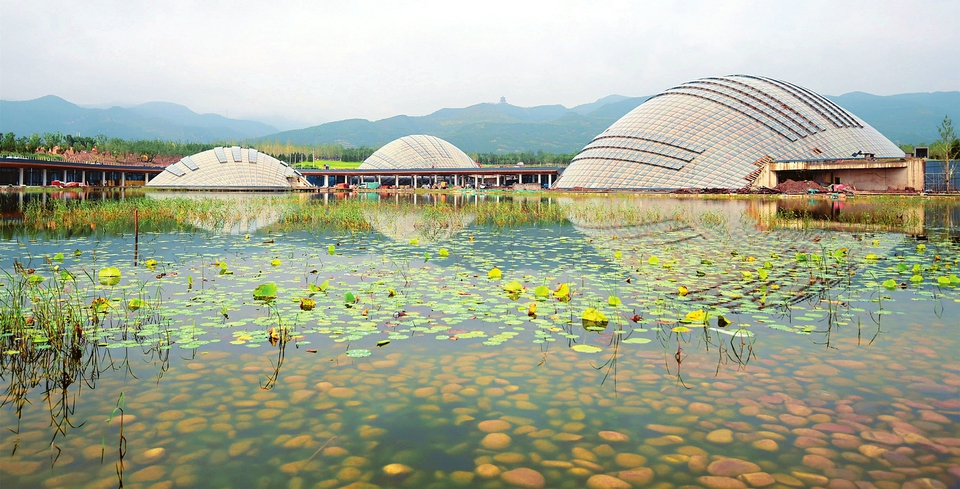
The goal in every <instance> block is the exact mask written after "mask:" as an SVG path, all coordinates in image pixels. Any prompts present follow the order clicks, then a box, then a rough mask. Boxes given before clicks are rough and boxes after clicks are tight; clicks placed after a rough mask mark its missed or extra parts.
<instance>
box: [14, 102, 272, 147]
mask: <svg viewBox="0 0 960 489" xmlns="http://www.w3.org/2000/svg"><path fill="white" fill-rule="evenodd" d="M0 132H13V133H15V134H17V135H29V134H32V133H41V134H42V133H45V132H61V133H63V134H77V133H80V135H82V136H94V135H97V134H103V135H106V136H107V137H111V138H113V137H118V138H123V139H164V140H173V141H185V142H186V141H190V142H214V141H240V140H246V139H250V138H255V137H258V136H263V135H265V134H271V133H275V132H277V129H276V128H275V127H273V126H268V125H267V124H264V123H262V122H255V121H245V120H237V119H228V118H226V117H223V116H220V115H216V114H197V113H196V112H193V111H192V110H190V109H188V108H187V107H184V106H182V105H177V104H171V103H167V102H148V103H145V104H141V105H137V106H133V107H129V108H123V107H110V108H106V109H96V108H85V107H80V106H79V105H76V104H72V103H70V102H67V101H66V100H64V99H62V98H60V97H56V96H54V95H47V96H45V97H40V98H38V99H35V100H25V101H9V100H0Z"/></svg>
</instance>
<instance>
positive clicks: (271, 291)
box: [253, 282, 277, 301]
mask: <svg viewBox="0 0 960 489" xmlns="http://www.w3.org/2000/svg"><path fill="white" fill-rule="evenodd" d="M253 298H254V299H256V300H258V301H265V300H270V299H276V298H277V284H275V283H273V282H267V283H265V284H260V285H258V286H257V288H255V289H253Z"/></svg>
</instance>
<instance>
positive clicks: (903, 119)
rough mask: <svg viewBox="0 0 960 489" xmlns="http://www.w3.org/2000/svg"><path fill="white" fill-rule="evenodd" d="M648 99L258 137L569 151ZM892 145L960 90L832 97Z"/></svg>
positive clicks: (958, 116)
mask: <svg viewBox="0 0 960 489" xmlns="http://www.w3.org/2000/svg"><path fill="white" fill-rule="evenodd" d="M649 98H650V97H625V96H622V95H610V96H608V97H604V98H602V99H600V100H597V101H596V102H593V103H590V104H583V105H578V106H576V107H574V108H572V109H567V108H565V107H563V106H560V105H544V106H539V107H530V108H524V107H516V106H513V105H509V104H505V103H500V104H477V105H472V106H470V107H465V108H462V109H441V110H438V111H436V112H434V113H432V114H429V115H426V116H422V117H408V116H396V117H391V118H389V119H383V120H379V121H375V122H371V121H368V120H364V119H351V120H347V121H338V122H330V123H327V124H321V125H319V126H313V127H308V128H306V129H299V130H295V131H286V132H282V133H279V134H274V135H270V136H266V137H263V138H259V139H260V140H269V141H272V140H277V141H290V142H292V143H301V144H316V143H339V144H343V145H345V146H369V147H374V148H375V147H379V146H383V145H384V144H386V143H388V142H390V141H392V140H394V139H396V138H399V137H402V136H406V135H409V134H430V135H434V136H437V137H440V138H443V139H446V140H447V141H450V142H451V143H453V144H454V145H456V146H457V147H459V148H460V149H462V150H464V151H466V152H468V153H488V152H501V153H504V152H515V151H537V150H544V151H550V152H554V153H573V152H577V151H579V150H580V149H582V148H583V146H585V145H586V144H587V143H588V142H590V140H591V139H593V137H594V136H596V135H597V134H599V133H601V132H603V131H604V130H605V129H606V128H607V127H608V126H610V124H613V123H614V122H615V121H616V120H617V119H619V118H621V117H623V116H624V115H625V114H627V113H628V112H630V111H631V110H633V109H634V108H636V107H637V106H638V105H640V104H642V103H643V102H645V101H646V100H647V99H649ZM828 98H829V99H831V100H833V101H834V102H836V103H837V104H839V105H840V106H841V107H843V108H845V109H847V110H849V111H851V112H853V113H854V114H856V115H857V116H859V117H860V118H861V119H863V120H864V121H866V122H867V123H868V124H870V125H871V126H873V127H874V128H876V129H877V130H878V131H880V133H881V134H883V135H884V136H886V137H887V138H888V139H890V140H891V141H893V142H895V143H903V144H918V143H931V142H933V141H935V140H937V139H938V138H939V135H938V134H937V127H939V126H940V123H941V121H943V116H944V115H948V116H949V117H950V118H951V119H954V120H957V122H958V125H960V92H935V93H909V94H901V95H889V96H878V95H870V94H866V93H862V92H854V93H848V94H845V95H840V96H829V97H828Z"/></svg>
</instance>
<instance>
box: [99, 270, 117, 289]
mask: <svg viewBox="0 0 960 489" xmlns="http://www.w3.org/2000/svg"><path fill="white" fill-rule="evenodd" d="M97 280H99V282H100V284H102V285H117V284H118V283H120V269H119V268H117V267H107V268H103V269H101V270H100V273H98V274H97Z"/></svg>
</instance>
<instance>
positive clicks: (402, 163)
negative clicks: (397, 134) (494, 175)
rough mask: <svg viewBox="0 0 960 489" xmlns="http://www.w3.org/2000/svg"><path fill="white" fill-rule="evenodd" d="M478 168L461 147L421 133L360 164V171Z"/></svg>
mask: <svg viewBox="0 0 960 489" xmlns="http://www.w3.org/2000/svg"><path fill="white" fill-rule="evenodd" d="M478 167H479V165H477V163H476V162H474V161H473V160H472V159H471V158H470V157H469V156H467V154H466V153H464V152H463V151H460V148H457V147H456V146H454V145H452V144H450V143H448V142H446V141H444V140H442V139H440V138H437V137H433V136H425V135H422V134H421V135H414V136H404V137H402V138H400V139H395V140H393V141H391V142H389V143H387V144H386V145H385V146H384V147H382V148H380V149H378V150H377V152H376V153H373V154H372V155H370V157H369V158H367V159H366V160H364V162H363V163H362V164H361V165H360V169H361V170H376V169H379V170H389V169H394V168H417V169H419V168H478Z"/></svg>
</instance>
